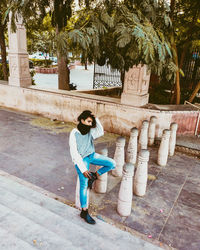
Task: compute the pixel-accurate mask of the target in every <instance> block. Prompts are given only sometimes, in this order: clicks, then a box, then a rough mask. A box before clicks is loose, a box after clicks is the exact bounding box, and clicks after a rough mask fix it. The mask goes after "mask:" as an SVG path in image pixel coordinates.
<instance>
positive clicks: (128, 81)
mask: <svg viewBox="0 0 200 250" xmlns="http://www.w3.org/2000/svg"><path fill="white" fill-rule="evenodd" d="M149 80H150V73H149V72H147V66H146V65H143V66H142V65H141V64H139V65H138V66H133V68H131V69H129V71H128V72H126V73H125V78H124V90H123V93H122V95H121V103H122V104H128V105H132V106H137V107H140V106H144V105H146V104H147V103H148V101H149V94H148V90H149Z"/></svg>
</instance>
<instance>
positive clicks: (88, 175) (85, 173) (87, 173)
mask: <svg viewBox="0 0 200 250" xmlns="http://www.w3.org/2000/svg"><path fill="white" fill-rule="evenodd" d="M83 175H84V176H85V177H86V178H88V179H91V178H92V177H91V176H90V172H89V171H85V172H84V173H83Z"/></svg>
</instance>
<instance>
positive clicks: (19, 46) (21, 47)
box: [8, 16, 32, 87]
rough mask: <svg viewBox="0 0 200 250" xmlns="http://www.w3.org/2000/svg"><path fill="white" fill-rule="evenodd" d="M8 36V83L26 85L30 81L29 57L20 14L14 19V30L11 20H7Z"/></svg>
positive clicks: (28, 84) (29, 83) (19, 85)
mask: <svg viewBox="0 0 200 250" xmlns="http://www.w3.org/2000/svg"><path fill="white" fill-rule="evenodd" d="M10 20H11V18H10ZM8 37H9V53H8V56H9V72H10V77H9V79H8V84H9V85H13V86H18V87H28V86H30V85H31V84H32V83H31V76H30V72H29V59H28V53H27V45H26V29H25V27H24V25H23V20H22V18H21V17H20V16H18V18H17V20H16V32H12V30H11V22H9V24H8Z"/></svg>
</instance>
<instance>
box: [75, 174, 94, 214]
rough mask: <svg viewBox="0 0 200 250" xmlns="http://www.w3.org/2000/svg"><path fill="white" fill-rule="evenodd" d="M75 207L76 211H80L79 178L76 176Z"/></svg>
mask: <svg viewBox="0 0 200 250" xmlns="http://www.w3.org/2000/svg"><path fill="white" fill-rule="evenodd" d="M89 194H90V193H89V188H88V189H87V207H88V206H89V197H90V196H89ZM75 206H76V208H78V209H80V210H81V209H82V208H81V203H80V181H79V177H78V176H77V181H76V196H75Z"/></svg>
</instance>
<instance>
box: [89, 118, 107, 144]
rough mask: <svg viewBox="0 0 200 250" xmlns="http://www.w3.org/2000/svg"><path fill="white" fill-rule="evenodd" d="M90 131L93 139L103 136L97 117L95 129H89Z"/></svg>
mask: <svg viewBox="0 0 200 250" xmlns="http://www.w3.org/2000/svg"><path fill="white" fill-rule="evenodd" d="M90 131H91V134H92V137H93V139H96V138H98V137H100V136H103V135H104V129H103V126H102V125H101V123H100V121H99V119H98V118H97V117H96V128H91V130H90Z"/></svg>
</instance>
